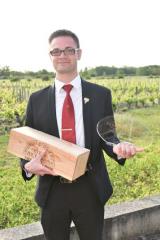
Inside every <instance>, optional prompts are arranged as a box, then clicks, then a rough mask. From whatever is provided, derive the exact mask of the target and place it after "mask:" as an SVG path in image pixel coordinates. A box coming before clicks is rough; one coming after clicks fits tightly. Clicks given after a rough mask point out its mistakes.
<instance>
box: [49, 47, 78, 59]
mask: <svg viewBox="0 0 160 240" xmlns="http://www.w3.org/2000/svg"><path fill="white" fill-rule="evenodd" d="M55 50H58V52H56V53H54V51H55ZM69 50H70V52H69ZM78 50H79V48H72V47H66V48H65V49H60V48H54V49H53V50H51V51H50V52H49V53H50V55H51V56H53V57H55V56H56V57H59V56H61V54H62V52H63V53H64V55H65V56H72V55H75V53H76V51H78Z"/></svg>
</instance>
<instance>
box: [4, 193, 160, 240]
mask: <svg viewBox="0 0 160 240" xmlns="http://www.w3.org/2000/svg"><path fill="white" fill-rule="evenodd" d="M159 233H160V195H159V196H151V197H147V198H144V199H140V200H135V201H131V202H124V203H121V204H114V205H111V206H106V207H105V221H104V232H103V239H104V240H105V239H109V240H131V239H132V240H149V239H151V240H154V239H155V240H156V239H157V240H158V238H155V237H154V236H153V237H152V238H149V237H147V236H146V235H150V234H159ZM145 236H146V237H145ZM157 236H158V235H157ZM0 240H44V236H43V230H42V227H41V225H40V223H39V222H37V223H32V224H27V225H23V226H19V227H15V228H9V229H4V230H0ZM70 240H79V237H78V234H77V232H76V229H75V226H74V224H73V223H72V224H71V234H70Z"/></svg>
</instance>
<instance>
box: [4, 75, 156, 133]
mask: <svg viewBox="0 0 160 240" xmlns="http://www.w3.org/2000/svg"><path fill="white" fill-rule="evenodd" d="M90 81H91V82H94V83H97V84H100V85H103V86H106V87H108V88H110V89H111V90H112V98H113V99H112V100H113V108H114V111H117V110H119V109H120V110H122V111H126V110H127V109H130V108H140V107H150V106H153V105H156V104H160V78H145V77H128V78H127V77H126V78H124V79H94V78H92V79H91V80H90ZM51 84H52V81H51V80H50V81H43V80H42V79H33V80H31V79H28V80H23V79H22V80H19V81H10V80H1V81H0V89H1V91H0V109H1V111H0V123H1V124H0V125H1V128H0V132H1V133H5V131H7V130H8V128H9V126H10V127H11V126H12V127H13V126H14V125H15V126H16V125H17V126H21V125H23V123H24V117H25V109H26V104H27V100H28V98H29V95H30V94H31V93H32V92H34V91H36V90H39V89H42V88H44V87H46V86H48V85H51Z"/></svg>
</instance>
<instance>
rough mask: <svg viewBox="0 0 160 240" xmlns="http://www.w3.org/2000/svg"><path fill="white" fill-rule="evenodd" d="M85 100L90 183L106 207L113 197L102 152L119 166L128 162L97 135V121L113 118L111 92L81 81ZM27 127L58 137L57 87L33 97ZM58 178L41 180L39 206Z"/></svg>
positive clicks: (51, 177)
mask: <svg viewBox="0 0 160 240" xmlns="http://www.w3.org/2000/svg"><path fill="white" fill-rule="evenodd" d="M84 98H88V99H89V101H88V102H87V103H85V102H84ZM82 99H83V120H84V130H85V147H86V148H88V149H90V156H89V161H88V163H90V164H91V166H92V170H91V171H89V172H88V176H89V181H90V182H91V184H92V186H93V187H94V189H95V192H96V194H97V195H98V197H99V199H100V201H101V203H102V204H105V202H106V201H107V200H108V199H109V198H110V196H111V194H112V186H111V182H110V179H109V176H108V172H107V168H106V164H105V160H104V156H103V152H102V150H104V151H105V152H106V153H107V154H108V155H109V156H110V157H111V158H113V159H115V160H116V161H117V162H118V163H119V164H121V165H123V164H124V163H125V160H124V159H121V160H117V155H116V154H114V153H113V151H112V147H110V146H107V145H106V144H105V143H104V142H103V141H102V140H101V139H100V137H99V136H98V134H97V132H96V125H97V122H98V121H99V120H100V119H102V118H104V117H106V116H111V115H113V110H112V102H111V92H110V90H109V89H107V88H104V87H102V86H99V85H96V84H93V83H89V82H87V81H84V80H82ZM26 125H27V126H29V127H32V128H35V129H37V130H40V131H43V132H45V133H48V134H51V135H53V136H56V137H59V133H58V126H57V120H56V109H55V89H54V86H50V87H47V88H44V89H42V90H40V91H37V92H35V93H33V94H32V95H31V97H30V99H29V102H28V107H27V114H26ZM114 141H115V143H118V142H119V140H118V139H117V138H115V139H114ZM25 163H26V160H21V167H22V176H23V178H24V179H25V180H30V179H31V178H27V177H26V174H25V172H24V170H23V168H24V164H25ZM55 179H56V177H54V176H50V175H45V176H43V177H41V176H40V177H38V183H37V189H36V194H35V199H36V202H37V204H38V205H39V206H40V207H43V206H45V203H46V201H47V197H48V194H49V191H50V189H51V187H52V189H54V186H53V185H54V184H55V187H56V182H57V181H55Z"/></svg>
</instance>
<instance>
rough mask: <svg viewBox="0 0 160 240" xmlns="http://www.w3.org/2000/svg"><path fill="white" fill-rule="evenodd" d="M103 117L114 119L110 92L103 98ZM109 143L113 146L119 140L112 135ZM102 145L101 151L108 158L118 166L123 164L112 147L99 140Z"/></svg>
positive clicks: (123, 160) (123, 161)
mask: <svg viewBox="0 0 160 240" xmlns="http://www.w3.org/2000/svg"><path fill="white" fill-rule="evenodd" d="M104 116H105V117H109V116H111V117H113V119H114V113H113V108H112V96H111V91H110V90H108V91H107V94H106V96H105V109H104ZM111 141H112V142H113V143H115V144H118V143H119V142H120V140H119V139H118V137H117V136H115V135H113V136H111ZM101 143H102V148H103V150H104V151H105V152H106V153H107V155H108V156H110V157H111V158H113V159H114V160H116V161H117V162H118V163H119V164H120V165H124V164H125V159H124V158H119V157H118V156H117V154H115V153H114V152H113V147H112V146H108V145H107V144H106V143H105V142H104V141H103V140H101Z"/></svg>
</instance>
